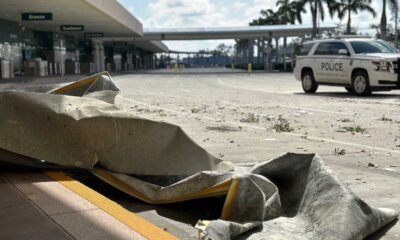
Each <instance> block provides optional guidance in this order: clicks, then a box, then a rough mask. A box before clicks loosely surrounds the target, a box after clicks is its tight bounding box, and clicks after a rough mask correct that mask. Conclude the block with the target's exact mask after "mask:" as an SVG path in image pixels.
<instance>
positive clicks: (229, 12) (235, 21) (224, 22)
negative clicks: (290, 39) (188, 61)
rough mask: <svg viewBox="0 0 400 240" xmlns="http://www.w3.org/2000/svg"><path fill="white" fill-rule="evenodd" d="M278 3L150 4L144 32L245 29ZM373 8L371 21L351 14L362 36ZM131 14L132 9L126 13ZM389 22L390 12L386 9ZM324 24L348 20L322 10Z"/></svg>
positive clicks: (184, 0)
mask: <svg viewBox="0 0 400 240" xmlns="http://www.w3.org/2000/svg"><path fill="white" fill-rule="evenodd" d="M276 2H277V0H231V1H216V0H195V1H194V0H150V2H149V4H148V5H147V8H146V12H147V13H148V16H146V17H145V18H144V19H143V21H142V22H143V24H144V27H145V28H183V27H222V26H247V25H248V23H249V22H251V20H253V19H255V18H258V17H259V16H260V11H261V10H262V9H273V10H276V9H277V7H276ZM371 5H372V7H373V8H374V9H376V11H377V17H376V18H373V17H372V15H370V14H369V13H368V12H360V13H358V14H353V21H352V26H353V27H356V28H357V29H358V30H359V31H361V32H363V33H366V32H368V33H372V34H373V33H374V30H371V29H369V26H370V25H371V24H372V23H375V24H377V23H378V22H379V19H380V14H381V1H372V4H371ZM128 10H129V11H131V12H134V11H135V10H134V9H130V8H129V9H128ZM306 10H307V13H305V14H303V24H311V14H310V11H309V9H308V5H307V6H306ZM387 12H388V15H389V16H388V21H390V10H389V9H388V11H387ZM325 13H326V17H325V21H324V22H321V23H320V24H324V23H334V24H339V23H340V24H343V25H344V27H345V26H346V25H345V24H346V23H347V17H345V18H344V19H343V20H340V19H338V18H337V16H335V17H334V18H333V19H332V18H331V17H330V16H329V13H328V9H327V8H326V7H325ZM221 42H224V43H226V44H233V41H232V40H222V41H184V42H183V41H166V42H165V43H166V44H167V45H168V46H169V47H170V48H171V49H172V50H183V51H187V50H193V51H195V50H198V49H207V48H208V49H213V48H215V46H217V45H218V44H219V43H221Z"/></svg>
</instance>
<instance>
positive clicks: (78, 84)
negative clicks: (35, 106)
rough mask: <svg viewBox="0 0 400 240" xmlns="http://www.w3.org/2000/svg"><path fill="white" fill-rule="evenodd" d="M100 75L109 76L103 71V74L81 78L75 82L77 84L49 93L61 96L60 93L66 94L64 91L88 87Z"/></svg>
mask: <svg viewBox="0 0 400 240" xmlns="http://www.w3.org/2000/svg"><path fill="white" fill-rule="evenodd" d="M101 75H107V76H110V74H109V73H108V72H106V71H105V72H100V73H97V74H94V75H92V76H89V77H86V78H83V79H81V80H79V81H77V82H74V83H71V84H69V85H67V86H64V87H60V88H57V89H54V90H52V91H50V92H49V93H52V94H61V93H64V92H66V91H69V90H72V89H75V88H79V87H82V86H90V85H92V84H93V82H94V81H96V80H97V78H98V77H99V76H101Z"/></svg>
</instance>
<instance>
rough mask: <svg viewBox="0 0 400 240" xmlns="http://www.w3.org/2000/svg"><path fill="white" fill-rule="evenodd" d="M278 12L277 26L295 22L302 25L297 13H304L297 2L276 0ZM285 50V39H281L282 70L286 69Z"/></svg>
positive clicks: (299, 15)
mask: <svg viewBox="0 0 400 240" xmlns="http://www.w3.org/2000/svg"><path fill="white" fill-rule="evenodd" d="M276 6H277V7H278V11H277V12H276V14H277V15H278V18H279V19H278V22H279V24H295V22H296V20H297V21H298V22H299V23H302V19H301V14H298V13H299V12H300V13H301V12H305V10H304V9H303V8H301V5H299V2H297V1H290V0H278V1H277V2H276ZM286 49H287V37H284V38H283V68H284V69H286Z"/></svg>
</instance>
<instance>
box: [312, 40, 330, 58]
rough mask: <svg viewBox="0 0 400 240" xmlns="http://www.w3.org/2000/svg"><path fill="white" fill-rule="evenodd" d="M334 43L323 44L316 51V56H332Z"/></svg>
mask: <svg viewBox="0 0 400 240" xmlns="http://www.w3.org/2000/svg"><path fill="white" fill-rule="evenodd" d="M333 44H334V43H332V42H322V43H320V44H319V45H318V48H317V50H315V52H314V55H332V51H331V49H332V45H333Z"/></svg>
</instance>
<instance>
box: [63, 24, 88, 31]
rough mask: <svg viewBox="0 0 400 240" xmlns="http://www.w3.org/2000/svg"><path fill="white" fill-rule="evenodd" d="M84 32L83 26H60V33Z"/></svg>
mask: <svg viewBox="0 0 400 240" xmlns="http://www.w3.org/2000/svg"><path fill="white" fill-rule="evenodd" d="M83 30H84V26H83V25H61V26H60V31H62V32H80V31H83Z"/></svg>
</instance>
